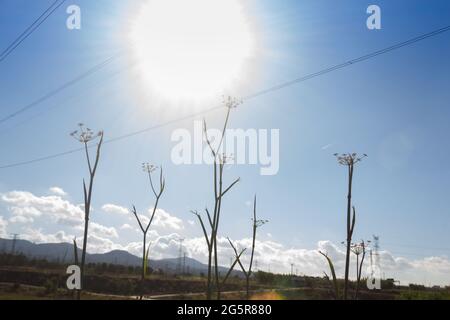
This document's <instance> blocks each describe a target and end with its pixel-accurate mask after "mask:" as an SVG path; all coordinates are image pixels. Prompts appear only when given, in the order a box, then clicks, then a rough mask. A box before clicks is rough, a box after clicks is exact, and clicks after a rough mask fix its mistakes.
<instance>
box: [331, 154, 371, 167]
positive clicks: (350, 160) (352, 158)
mask: <svg viewBox="0 0 450 320" xmlns="http://www.w3.org/2000/svg"><path fill="white" fill-rule="evenodd" d="M334 156H335V157H336V158H337V160H338V162H339V164H341V165H343V166H352V165H354V164H356V163H358V162H360V161H362V159H364V158H366V157H367V154H365V153H364V154H363V155H362V156H358V154H357V153H342V154H339V153H335V154H334Z"/></svg>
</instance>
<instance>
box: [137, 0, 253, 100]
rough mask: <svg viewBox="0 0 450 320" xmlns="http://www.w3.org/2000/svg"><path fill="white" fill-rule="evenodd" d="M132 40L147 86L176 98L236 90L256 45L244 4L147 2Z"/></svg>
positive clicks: (210, 0) (237, 0) (173, 0)
mask: <svg viewBox="0 0 450 320" xmlns="http://www.w3.org/2000/svg"><path fill="white" fill-rule="evenodd" d="M130 37H131V42H132V46H133V52H134V54H135V58H136V59H137V61H138V65H139V66H138V67H139V72H140V73H141V76H142V78H143V79H144V82H145V86H149V89H151V90H155V91H156V92H158V93H159V94H161V95H162V96H164V97H166V98H172V99H177V100H180V99H190V100H202V99H207V98H211V97H214V96H217V95H219V94H222V93H224V92H226V91H227V90H228V89H230V88H231V87H234V86H236V84H237V83H239V81H240V80H241V77H242V76H243V75H242V73H243V69H244V67H245V64H246V61H247V60H248V59H249V58H251V57H252V55H253V47H254V38H253V35H252V32H251V27H250V25H249V21H248V18H247V17H246V15H245V12H244V10H243V7H242V4H241V2H240V0H189V1H187V0H147V1H146V2H145V3H144V4H143V5H142V7H141V8H140V11H139V13H138V16H137V17H136V19H135V21H134V23H133V26H132V29H131V34H130Z"/></svg>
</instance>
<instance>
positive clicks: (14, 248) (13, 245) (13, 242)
mask: <svg viewBox="0 0 450 320" xmlns="http://www.w3.org/2000/svg"><path fill="white" fill-rule="evenodd" d="M11 235H12V237H13V240H12V246H11V254H12V255H13V254H15V253H16V243H17V238H18V237H19V234H17V233H13V234H11Z"/></svg>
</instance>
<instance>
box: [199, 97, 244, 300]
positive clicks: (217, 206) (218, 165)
mask: <svg viewBox="0 0 450 320" xmlns="http://www.w3.org/2000/svg"><path fill="white" fill-rule="evenodd" d="M240 103H241V102H240V101H238V100H236V99H234V98H231V97H227V98H226V99H225V100H224V105H225V107H226V109H227V114H226V117H225V122H224V125H223V129H222V132H221V136H220V140H219V142H218V143H217V145H216V146H214V145H213V142H212V141H211V139H210V138H209V137H208V130H207V125H206V121H205V120H204V121H203V133H204V136H205V140H206V143H207V145H208V147H209V149H210V151H211V154H212V157H213V160H214V162H213V188H214V210H213V212H212V215H211V214H210V212H209V210H208V209H205V211H206V214H207V217H208V223H209V226H210V233H209V234H208V232H207V231H206V227H205V224H204V222H203V219H202V217H201V215H200V214H199V213H198V212H196V211H193V213H194V214H195V215H196V216H197V217H198V219H199V220H200V224H201V226H202V229H203V232H204V235H205V239H206V244H207V246H208V279H207V288H206V298H207V299H208V300H210V299H211V298H212V292H213V278H212V277H213V265H214V282H215V286H216V291H217V299H218V300H220V298H221V295H220V293H221V289H220V288H221V283H220V279H219V265H218V255H217V235H218V230H219V222H220V214H221V209H222V199H223V197H224V196H225V195H226V194H227V193H228V192H229V191H230V190H231V189H232V188H233V187H234V186H235V185H236V184H237V183H238V182H239V180H240V179H236V180H235V181H234V182H233V183H231V184H230V185H229V186H228V187H226V188H225V187H224V186H223V172H224V167H225V165H226V163H227V162H228V161H229V160H230V159H231V156H228V155H226V154H223V153H221V149H222V145H223V141H224V138H225V134H226V130H227V127H228V122H229V119H230V114H231V110H232V109H235V108H237V106H238V105H239V104H240Z"/></svg>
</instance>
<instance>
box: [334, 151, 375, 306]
mask: <svg viewBox="0 0 450 320" xmlns="http://www.w3.org/2000/svg"><path fill="white" fill-rule="evenodd" d="M335 156H336V158H337V160H338V162H339V164H341V165H343V166H346V167H347V169H348V194H347V239H346V242H347V243H346V253H345V278H344V296H343V298H344V300H346V299H347V296H348V281H349V270H350V247H351V243H352V236H353V231H354V227H355V219H356V212H355V208H354V207H353V217H352V212H351V211H352V187H353V172H354V167H355V165H356V164H357V163H358V162H361V161H362V159H363V158H365V157H367V155H366V154H364V155H363V156H362V157H358V155H357V154H356V153H352V154H350V153H348V154H347V153H344V154H338V153H336V154H335Z"/></svg>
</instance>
